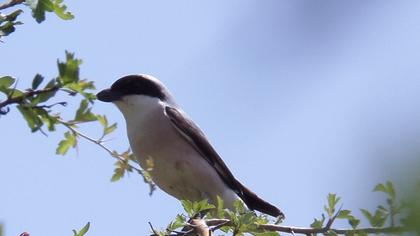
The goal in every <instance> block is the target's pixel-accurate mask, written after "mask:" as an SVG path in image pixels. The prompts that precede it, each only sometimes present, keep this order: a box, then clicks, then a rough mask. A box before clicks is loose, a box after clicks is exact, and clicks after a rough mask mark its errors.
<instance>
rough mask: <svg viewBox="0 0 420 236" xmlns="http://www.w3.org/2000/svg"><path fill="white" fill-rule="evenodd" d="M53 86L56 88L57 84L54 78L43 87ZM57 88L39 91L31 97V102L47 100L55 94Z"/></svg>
mask: <svg viewBox="0 0 420 236" xmlns="http://www.w3.org/2000/svg"><path fill="white" fill-rule="evenodd" d="M53 87H57V90H58V84H57V80H56V79H52V80H50V81H49V82H48V84H47V85H46V86H45V87H44V89H48V88H53ZM57 90H53V91H51V92H45V93H40V94H38V95H36V96H35V98H34V99H32V101H31V104H32V105H37V104H39V103H43V102H46V101H48V100H49V99H50V98H52V97H54V96H55V94H56V93H57Z"/></svg>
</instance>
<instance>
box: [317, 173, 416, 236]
mask: <svg viewBox="0 0 420 236" xmlns="http://www.w3.org/2000/svg"><path fill="white" fill-rule="evenodd" d="M373 192H380V193H383V194H385V196H386V205H384V204H379V205H378V206H377V207H376V209H375V210H374V211H373V212H372V211H369V210H367V209H364V208H361V209H360V212H361V213H362V215H363V216H364V218H365V219H366V220H367V222H368V223H369V225H370V227H372V228H377V229H378V228H384V227H387V228H389V229H390V230H391V231H392V228H394V229H395V230H397V229H396V228H395V227H403V228H405V229H407V230H408V228H409V227H408V226H409V224H410V222H412V219H415V220H416V221H417V223H416V224H417V225H418V222H420V221H418V220H419V219H420V216H418V217H417V216H412V217H409V214H408V213H407V211H409V212H420V211H416V210H414V211H413V210H412V209H413V208H415V206H413V205H412V204H411V205H410V204H402V203H400V202H399V201H398V199H397V194H396V191H395V188H394V185H393V184H392V182H390V181H387V182H386V183H379V184H377V185H376V186H375V188H374V189H373ZM339 201H340V197H338V196H337V195H336V194H332V193H330V194H329V195H328V197H327V202H328V204H327V205H325V206H324V210H325V212H326V214H327V216H328V218H329V219H331V218H333V217H334V216H336V218H337V219H346V220H347V222H348V224H349V225H350V226H351V228H352V229H354V230H356V229H360V228H359V225H360V222H361V219H359V218H357V217H355V216H354V215H353V214H352V213H351V211H350V210H341V209H340V210H337V205H338V203H339ZM418 209H420V208H418ZM404 216H405V217H404ZM326 219H327V217H326V216H325V214H322V215H321V218H319V219H316V218H315V219H314V221H313V223H312V224H311V227H312V228H316V229H321V228H323V227H325V223H326ZM398 219H400V220H399V222H397V220H398ZM405 220H406V221H405ZM357 232H358V233H357V234H355V233H354V234H352V235H367V233H366V232H363V230H361V231H360V230H359V231H357ZM326 234H328V235H336V233H335V232H334V230H330V231H328V232H327V233H326Z"/></svg>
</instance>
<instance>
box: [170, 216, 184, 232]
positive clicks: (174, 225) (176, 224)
mask: <svg viewBox="0 0 420 236" xmlns="http://www.w3.org/2000/svg"><path fill="white" fill-rule="evenodd" d="M186 222H187V219H186V218H185V216H183V215H177V216H176V217H175V220H174V221H172V222H171V223H169V225H168V226H167V227H166V229H167V230H168V231H170V232H172V231H174V230H176V229H178V228H181V227H183V226H184V225H185V223H186Z"/></svg>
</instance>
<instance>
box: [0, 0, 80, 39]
mask: <svg viewBox="0 0 420 236" xmlns="http://www.w3.org/2000/svg"><path fill="white" fill-rule="evenodd" d="M21 4H25V5H26V6H27V7H29V8H30V9H31V11H32V17H33V18H34V19H35V20H36V22H38V23H41V22H43V21H44V20H45V14H46V12H53V13H55V15H57V16H58V17H59V18H61V19H62V20H71V19H73V18H74V15H73V14H72V13H71V12H69V11H68V10H67V6H66V5H65V4H64V3H63V0H13V1H10V3H8V4H4V5H3V6H2V9H7V8H11V7H13V6H16V5H21ZM22 12H23V10H22V9H18V10H15V11H13V12H11V13H9V14H3V13H1V12H0V39H1V38H2V37H4V36H7V35H9V34H11V33H13V32H14V31H15V30H16V25H21V24H23V23H22V22H20V21H18V20H17V17H18V16H19V15H20V14H21V13H22Z"/></svg>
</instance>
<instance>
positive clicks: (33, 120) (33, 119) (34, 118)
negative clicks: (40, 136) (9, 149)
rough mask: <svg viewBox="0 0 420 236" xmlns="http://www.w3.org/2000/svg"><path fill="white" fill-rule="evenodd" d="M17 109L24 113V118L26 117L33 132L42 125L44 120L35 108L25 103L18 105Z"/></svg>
mask: <svg viewBox="0 0 420 236" xmlns="http://www.w3.org/2000/svg"><path fill="white" fill-rule="evenodd" d="M17 109H18V110H19V111H20V113H21V114H22V115H23V118H25V120H26V123H27V124H28V126H29V128H30V129H31V131H32V132H35V131H37V130H39V129H40V128H41V126H42V125H43V122H42V120H41V119H40V118H39V116H38V114H37V112H36V110H35V109H33V108H28V107H25V106H23V105H18V106H17Z"/></svg>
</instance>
